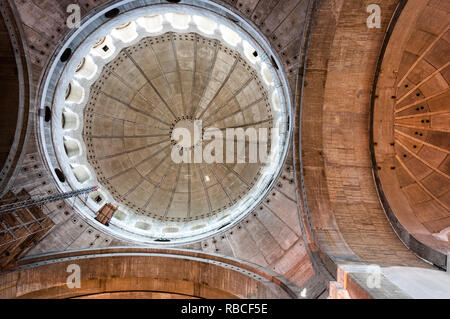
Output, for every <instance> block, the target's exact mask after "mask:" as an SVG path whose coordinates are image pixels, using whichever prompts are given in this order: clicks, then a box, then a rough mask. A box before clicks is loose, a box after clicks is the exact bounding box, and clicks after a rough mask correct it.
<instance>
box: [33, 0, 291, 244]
mask: <svg viewBox="0 0 450 319" xmlns="http://www.w3.org/2000/svg"><path fill="white" fill-rule="evenodd" d="M149 10H150V11H149ZM177 10H178V11H177ZM132 12H133V16H125V17H123V18H120V19H119V18H117V21H116V20H115V19H112V20H111V21H108V22H107V23H106V24H105V25H104V26H101V27H98V26H96V28H97V30H96V31H95V33H93V34H91V35H90V36H89V37H88V38H87V39H82V40H83V41H82V42H81V43H80V44H79V46H78V48H76V49H75V48H74V49H73V50H74V52H73V54H72V57H71V58H70V59H69V60H68V61H67V64H66V66H65V67H63V68H61V72H60V73H59V72H58V65H59V64H58V63H59V61H58V59H56V60H55V62H54V66H55V69H56V71H55V70H54V71H53V73H51V74H49V75H48V78H47V83H50V86H51V83H52V82H54V80H53V79H57V78H58V76H59V82H58V84H57V85H56V87H55V93H54V96H52V95H51V93H50V91H51V89H49V90H47V91H46V92H44V96H43V97H42V101H43V105H44V104H45V103H46V100H48V99H52V100H53V113H54V114H55V115H54V119H53V120H52V123H51V127H50V126H49V127H46V126H45V123H43V134H42V135H41V136H42V138H43V143H44V144H47V145H48V146H47V148H46V151H47V154H49V156H48V158H49V164H50V165H51V166H53V167H55V168H56V167H61V169H62V170H63V172H64V174H65V180H64V181H63V182H61V183H60V184H61V188H62V189H64V188H65V187H67V185H69V186H70V187H71V188H72V189H74V190H76V189H79V188H81V187H86V186H93V185H98V187H99V188H98V190H96V191H95V192H94V193H95V194H96V195H95V196H91V195H90V196H88V198H87V200H86V202H85V203H80V205H78V209H80V210H81V212H82V213H83V214H84V215H85V218H87V219H91V221H92V222H93V223H97V222H96V221H95V216H96V213H97V211H98V209H99V208H100V207H101V206H102V205H104V204H105V203H109V204H112V205H114V206H115V207H116V208H117V210H116V213H115V214H113V216H112V217H113V218H112V220H111V222H110V223H109V225H108V226H109V227H108V230H110V231H111V232H114V231H115V232H116V235H118V236H119V238H124V239H128V240H130V241H132V242H139V241H146V242H150V241H152V240H159V239H167V240H170V241H171V242H173V240H177V242H181V241H193V240H198V239H199V238H200V237H202V236H203V237H204V236H206V235H209V236H210V235H211V234H213V233H214V232H216V231H218V230H223V229H224V228H226V227H229V226H230V225H232V224H234V223H236V222H237V221H238V220H239V219H242V218H243V217H244V216H245V215H246V214H248V213H250V212H251V210H252V209H253V208H254V207H255V206H257V205H258V203H259V202H260V201H261V200H262V199H263V198H264V196H265V194H266V193H267V192H268V191H269V190H270V188H271V187H272V185H273V183H274V180H275V179H276V177H277V175H278V174H279V172H280V170H281V168H282V165H283V163H284V160H285V156H286V153H287V147H288V145H289V138H290V131H289V127H292V126H291V125H290V123H289V121H290V119H291V118H292V117H291V116H290V115H289V113H290V110H291V107H289V100H290V97H289V93H288V86H287V83H286V80H285V74H284V73H283V72H282V70H277V69H276V68H275V67H274V66H273V64H275V65H276V58H275V57H274V56H273V55H272V53H271V52H270V51H267V50H265V49H264V43H261V44H258V43H257V42H255V36H252V31H251V29H248V28H247V29H246V30H245V32H244V31H243V29H242V28H239V27H233V26H232V25H230V24H229V23H228V24H227V22H226V20H224V22H223V23H222V20H221V18H220V16H218V17H217V18H216V19H214V17H213V16H211V13H210V12H208V11H205V10H201V9H199V8H193V7H186V6H178V7H177V6H175V7H171V9H170V10H169V9H168V8H167V7H166V6H164V5H161V6H158V5H154V6H152V7H151V8H150V9H148V8H144V9H142V8H139V9H136V10H133V11H132ZM207 14H209V16H208V15H207ZM124 19H126V20H124ZM128 19H131V20H130V21H128ZM124 21H128V22H125V23H123V22H124ZM94 22H95V20H94V21H87V22H86V23H85V25H83V26H82V28H84V29H86V30H89V29H90V28H91V24H92V23H94ZM254 32H256V31H254ZM93 40H95V44H94V45H93V46H92V44H91V43H92V41H93ZM74 41H76V39H75V40H72V43H74ZM72 43H68V44H66V46H71V47H74V45H73V44H72ZM85 52H87V54H86V53H85ZM269 56H270V58H269ZM75 65H76V68H75V70H74V66H75ZM180 128H182V129H188V131H190V132H191V133H193V134H192V136H191V138H192V139H196V140H192V141H188V142H187V141H183V140H180V138H179V137H177V136H175V135H174V134H175V132H176V130H178V129H180ZM229 129H234V130H236V129H240V130H241V132H242V133H244V134H241V135H239V132H237V133H235V134H233V135H232V136H231V137H230V136H228V130H229ZM248 129H250V130H255V131H257V134H258V136H257V137H258V138H259V140H251V134H250V133H247V132H246V131H247V130H248ZM262 129H265V131H264V132H265V137H263V135H261V133H260V131H261V130H262ZM46 130H51V132H52V133H51V134H52V138H53V141H52V143H49V141H47V140H46V136H47V133H46ZM214 130H216V131H215V132H216V133H214ZM197 131H198V132H197ZM211 131H212V132H213V133H211V134H214V136H213V137H211V136H208V132H211ZM217 132H220V133H222V132H223V133H224V134H223V135H224V136H223V137H216V134H217ZM196 135H199V136H196ZM261 137H262V139H264V140H261ZM233 140H236V143H235V144H236V145H233V146H232V147H230V146H229V144H228V143H229V142H233ZM183 143H184V144H183ZM217 143H220V144H217ZM185 144H186V145H185ZM216 144H217V145H219V146H218V147H219V148H220V152H222V151H223V154H222V155H221V156H219V154H216V153H218V152H219V150H215V149H213V151H210V150H211V149H212V147H215V145H216ZM183 145H184V146H183ZM241 149H243V150H244V152H243V154H242V155H243V158H242V160H241V159H240V158H239V159H238V155H237V151H238V150H241ZM174 150H176V152H177V154H178V153H182V154H183V155H185V154H186V155H187V156H188V160H187V162H186V161H183V162H181V163H180V162H178V161H177V160H176V159H175V158H174ZM264 150H265V152H264ZM207 151H208V152H210V153H208V154H213V159H212V160H208V159H207V158H206V157H207V156H206V157H205V155H204V154H206V152H207ZM198 152H200V155H201V158H200V159H198V158H197V153H198ZM220 152H219V153H220ZM251 152H253V153H256V152H258V153H257V154H256V155H259V156H257V157H256V158H255V156H254V155H255V154H253V153H251ZM263 152H264V154H266V155H267V157H268V160H265V159H261V157H260V156H261V154H262V153H263ZM52 153H55V155H56V161H52V156H51V155H50V154H52ZM230 158H231V160H230ZM97 198H99V200H98V201H96V199H97ZM83 206H84V207H83ZM153 242H154V241H153Z"/></svg>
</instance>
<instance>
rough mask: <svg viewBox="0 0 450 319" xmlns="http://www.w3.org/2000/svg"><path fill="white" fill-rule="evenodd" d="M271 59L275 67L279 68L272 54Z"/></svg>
mask: <svg viewBox="0 0 450 319" xmlns="http://www.w3.org/2000/svg"><path fill="white" fill-rule="evenodd" d="M270 59H271V60H272V64H273V66H274V67H275V69H277V70H279V68H278V64H277V62H276V61H275V59H274V58H273V56H272V55H271V56H270Z"/></svg>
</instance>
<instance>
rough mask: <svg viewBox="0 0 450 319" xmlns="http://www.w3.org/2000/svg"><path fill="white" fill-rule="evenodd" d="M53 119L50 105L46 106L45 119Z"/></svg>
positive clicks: (46, 120) (48, 120)
mask: <svg viewBox="0 0 450 319" xmlns="http://www.w3.org/2000/svg"><path fill="white" fill-rule="evenodd" d="M51 119H52V110H50V108H49V107H48V106H46V107H45V114H44V120H45V122H50V120H51Z"/></svg>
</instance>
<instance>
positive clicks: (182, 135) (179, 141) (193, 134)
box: [170, 119, 202, 150]
mask: <svg viewBox="0 0 450 319" xmlns="http://www.w3.org/2000/svg"><path fill="white" fill-rule="evenodd" d="M201 135H202V127H201V125H200V121H197V120H193V119H181V120H179V121H177V122H176V123H175V125H174V126H173V129H172V130H171V134H170V137H171V140H172V144H176V145H177V146H178V147H179V148H182V149H184V150H191V149H193V148H194V147H195V146H198V145H200V144H201V142H202V136H201Z"/></svg>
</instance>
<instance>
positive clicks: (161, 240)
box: [155, 238, 170, 243]
mask: <svg viewBox="0 0 450 319" xmlns="http://www.w3.org/2000/svg"><path fill="white" fill-rule="evenodd" d="M155 241H157V242H160V243H167V242H170V239H164V238H159V239H155Z"/></svg>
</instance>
